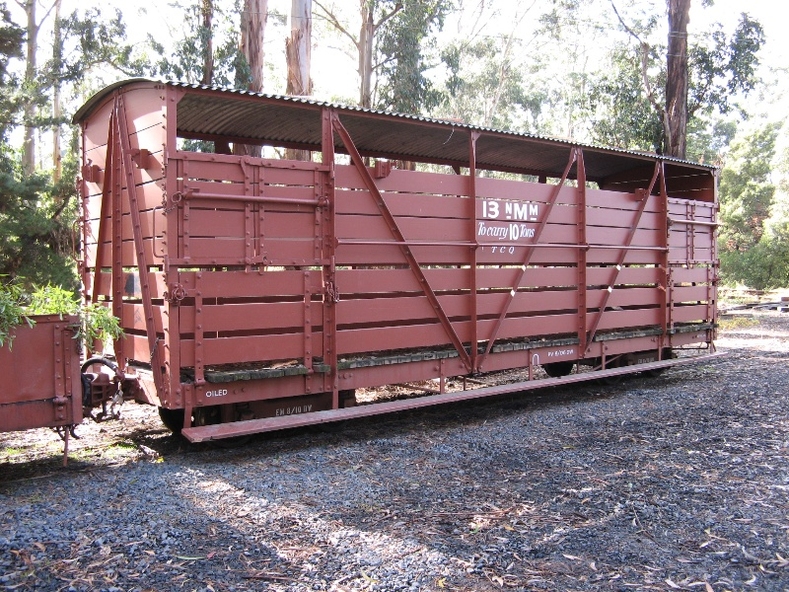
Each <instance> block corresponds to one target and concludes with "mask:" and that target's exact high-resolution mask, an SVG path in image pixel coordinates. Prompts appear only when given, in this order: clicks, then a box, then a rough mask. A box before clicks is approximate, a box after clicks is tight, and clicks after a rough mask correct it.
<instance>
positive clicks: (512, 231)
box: [477, 221, 535, 241]
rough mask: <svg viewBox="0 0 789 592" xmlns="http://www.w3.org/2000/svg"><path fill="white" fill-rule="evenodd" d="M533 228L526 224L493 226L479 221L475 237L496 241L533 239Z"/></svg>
mask: <svg viewBox="0 0 789 592" xmlns="http://www.w3.org/2000/svg"><path fill="white" fill-rule="evenodd" d="M534 232H535V231H534V228H531V227H529V226H528V225H526V224H504V225H500V224H499V225H496V226H493V225H491V224H488V223H487V222H482V221H480V222H479V223H478V226H477V236H479V237H483V238H495V239H498V240H502V241H503V240H511V241H518V240H520V239H522V238H534Z"/></svg>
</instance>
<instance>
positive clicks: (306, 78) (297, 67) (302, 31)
mask: <svg viewBox="0 0 789 592" xmlns="http://www.w3.org/2000/svg"><path fill="white" fill-rule="evenodd" d="M285 54H286V56H287V59H288V84H287V88H286V91H285V92H287V94H289V95H302V96H303V95H311V94H312V79H311V78H310V70H311V62H312V0H292V3H291V8H290V37H289V38H288V39H286V40H285ZM285 158H287V159H289V160H309V159H310V152H309V151H308V150H295V149H288V150H286V152H285Z"/></svg>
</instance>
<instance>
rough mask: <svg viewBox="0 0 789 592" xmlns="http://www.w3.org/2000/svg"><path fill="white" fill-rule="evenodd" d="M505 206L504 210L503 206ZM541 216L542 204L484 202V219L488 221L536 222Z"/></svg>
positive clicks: (484, 200)
mask: <svg viewBox="0 0 789 592" xmlns="http://www.w3.org/2000/svg"><path fill="white" fill-rule="evenodd" d="M502 205H503V206H504V208H502V207H501V206H502ZM539 216H540V204H536V203H529V202H522V201H503V202H500V201H494V200H490V199H483V200H482V217H483V218H487V219H488V220H500V219H504V220H523V221H524V222H526V221H529V222H536V221H537V218H539Z"/></svg>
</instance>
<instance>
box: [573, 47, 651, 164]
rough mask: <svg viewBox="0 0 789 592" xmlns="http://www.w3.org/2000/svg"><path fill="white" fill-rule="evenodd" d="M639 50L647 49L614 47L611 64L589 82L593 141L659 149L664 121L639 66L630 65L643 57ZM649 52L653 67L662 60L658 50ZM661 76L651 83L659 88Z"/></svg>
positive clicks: (649, 59)
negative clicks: (647, 89)
mask: <svg viewBox="0 0 789 592" xmlns="http://www.w3.org/2000/svg"><path fill="white" fill-rule="evenodd" d="M642 49H646V48H636V49H634V48H630V47H621V48H619V49H617V50H616V51H615V52H614V53H613V55H612V56H611V59H612V62H613V67H612V68H610V69H609V70H607V71H604V72H601V73H600V75H599V77H596V78H594V79H593V80H592V81H591V82H590V89H589V94H588V96H587V101H588V103H587V108H588V110H589V112H590V124H591V127H592V141H593V142H596V143H598V144H602V145H605V146H617V147H619V148H626V149H630V150H646V151H650V152H661V151H662V147H663V123H662V122H661V120H660V117H659V116H658V115H657V114H656V112H655V109H654V107H653V106H652V103H651V102H650V100H649V97H648V96H647V92H646V89H645V88H644V84H643V78H642V75H641V71H640V69H638V68H635V67H633V65H634V64H637V63H638V62H639V60H640V59H642V58H644V57H645V56H643V55H642V53H641V52H642ZM648 51H649V53H648V56H646V59H647V60H648V64H649V67H650V68H654V67H655V65H656V64H658V63H659V61H660V59H661V55H660V51H659V50H657V49H655V48H651V49H649V50H648ZM660 76H662V78H659V79H658V80H655V81H654V84H655V85H656V86H660V87H661V88H662V87H664V86H665V73H661V74H660Z"/></svg>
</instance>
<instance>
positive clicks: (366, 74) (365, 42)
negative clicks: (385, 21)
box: [358, 0, 375, 109]
mask: <svg viewBox="0 0 789 592" xmlns="http://www.w3.org/2000/svg"><path fill="white" fill-rule="evenodd" d="M360 2H361V11H362V26H361V29H360V30H359V45H358V48H359V77H360V80H361V82H360V85H359V105H360V106H361V107H363V108H364V109H369V108H370V107H372V104H373V93H372V81H373V38H374V37H375V24H374V22H373V8H372V6H371V4H372V3H371V2H368V1H367V0H360Z"/></svg>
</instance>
